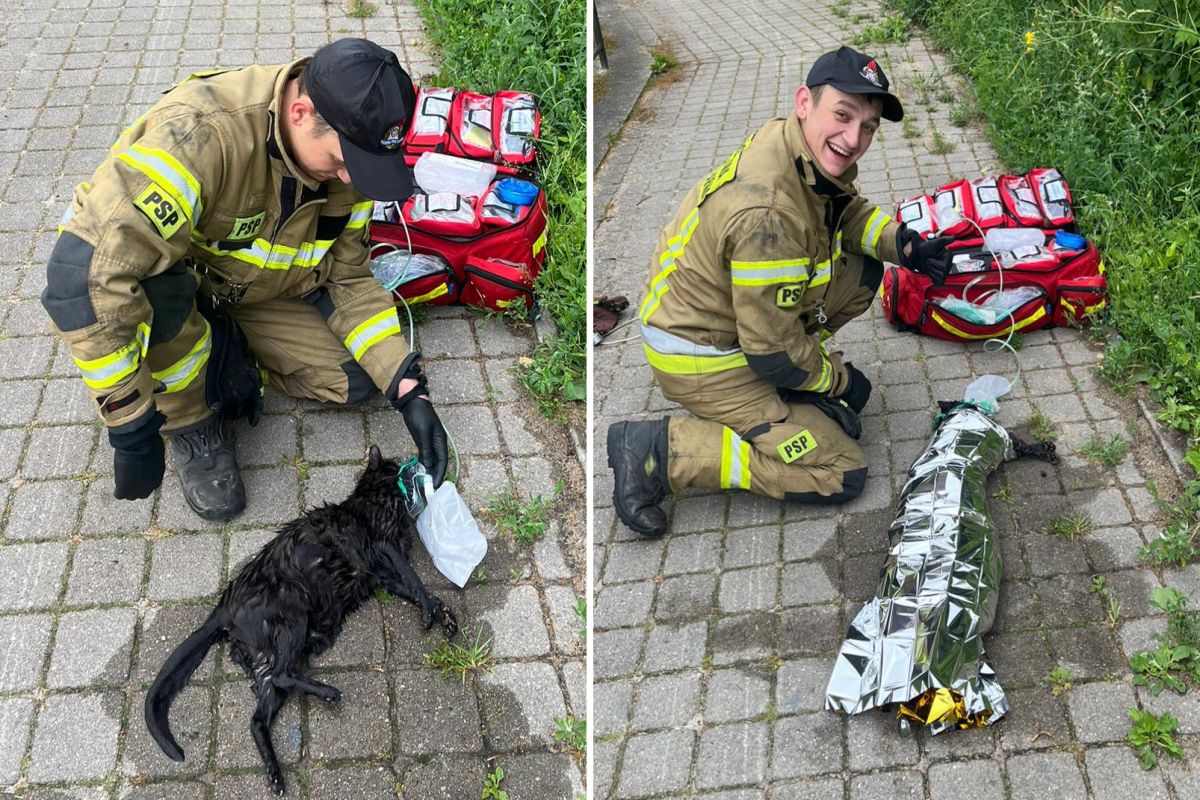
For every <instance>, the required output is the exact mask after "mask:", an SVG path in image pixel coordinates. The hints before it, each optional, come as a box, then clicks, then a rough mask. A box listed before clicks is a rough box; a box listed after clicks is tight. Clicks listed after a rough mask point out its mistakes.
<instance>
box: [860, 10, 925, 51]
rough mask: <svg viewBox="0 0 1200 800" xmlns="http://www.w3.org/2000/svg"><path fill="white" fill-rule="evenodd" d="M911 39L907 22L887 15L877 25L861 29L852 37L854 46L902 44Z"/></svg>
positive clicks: (892, 15) (899, 16)
mask: <svg viewBox="0 0 1200 800" xmlns="http://www.w3.org/2000/svg"><path fill="white" fill-rule="evenodd" d="M911 38H912V30H911V29H910V28H909V24H908V20H906V19H905V18H904V17H903V16H901V15H899V14H888V15H886V16H885V17H884V18H883V19H882V20H880V21H879V22H878V23H876V24H874V25H868V26H867V27H865V28H863V29H862V30H861V31H860V32H859V33H858V34H857V35H856V36H855V37H854V44H856V45H865V44H891V43H892V42H897V43H901V44H902V43H904V42H907V41H908V40H909V39H911Z"/></svg>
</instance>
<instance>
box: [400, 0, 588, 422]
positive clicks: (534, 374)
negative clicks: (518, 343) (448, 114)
mask: <svg viewBox="0 0 1200 800" xmlns="http://www.w3.org/2000/svg"><path fill="white" fill-rule="evenodd" d="M417 7H418V8H419V9H420V12H421V16H422V17H423V18H424V20H425V23H426V30H427V31H428V35H429V39H430V41H431V42H432V43H433V44H434V45H435V46H436V47H437V49H438V51H439V53H440V56H439V65H440V66H439V72H438V74H437V76H436V77H434V78H433V79H432V81H426V82H425V83H426V84H427V85H440V86H457V87H462V88H469V89H472V90H474V91H478V92H493V91H497V90H499V89H520V90H523V91H527V92H532V93H533V94H535V95H536V96H537V98H538V106H539V108H540V110H541V113H542V136H541V139H540V140H539V142H538V150H539V153H540V155H539V157H538V164H539V173H538V176H537V177H538V180H539V182H540V183H541V184H542V187H543V188H544V189H545V191H546V199H547V202H548V204H549V209H550V219H549V228H548V230H549V234H548V240H547V244H546V248H547V256H546V264H545V267H544V268H543V269H542V271H541V274H540V275H538V279H537V282H536V284H535V286H534V289H535V293H536V296H537V301H538V304H539V305H540V306H541V307H542V308H543V309H544V310H546V311H547V312H549V313H550V315H551V316H553V318H554V322H555V328H556V330H555V331H554V332H553V333H552V334H551V335H549V336H548V337H547V338H546V339H545V340H544V341H543V342H542V343H541V344H539V345H538V347H537V349H536V350H535V351H534V354H533V357H532V359H531V360H530V361H528V362H527V363H525V364H523V365H522V366H521V367H520V369H519V371H518V378H519V380H520V382H521V384H522V385H524V386H525V387H526V389H528V390H529V391H530V392H531V393H532V394H533V395H534V397H535V398H536V400H537V404H538V408H539V409H540V410H541V411H542V413H543V414H545V415H546V416H549V417H553V416H556V415H559V414H561V412H562V411H563V409H564V408H565V407H567V405H568V404H572V403H580V402H582V401H583V400H585V399H586V397H587V391H586V372H587V349H586V348H587V311H588V310H587V181H588V174H587V149H588V148H587V60H588V48H587V3H586V2H585V0H512V1H511V2H508V3H505V4H503V5H502V6H498V5H497V4H496V3H494V2H491V1H490V0H417Z"/></svg>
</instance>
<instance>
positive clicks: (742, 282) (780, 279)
mask: <svg viewBox="0 0 1200 800" xmlns="http://www.w3.org/2000/svg"><path fill="white" fill-rule="evenodd" d="M809 263H810V259H807V258H792V259H783V260H777V261H731V262H729V270H730V273H731V274H732V276H733V285H734V286H770V285H771V284H776V283H803V282H804V281H807V280H808V265H809Z"/></svg>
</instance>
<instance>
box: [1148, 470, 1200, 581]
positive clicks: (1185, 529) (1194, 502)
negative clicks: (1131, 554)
mask: <svg viewBox="0 0 1200 800" xmlns="http://www.w3.org/2000/svg"><path fill="white" fill-rule="evenodd" d="M1149 486H1150V492H1151V494H1153V495H1154V499H1155V502H1156V503H1157V504H1158V507H1159V508H1160V509H1161V510H1162V511H1163V512H1164V513H1165V514H1166V516H1167V523H1166V524H1165V525H1164V526H1163V529H1162V530H1161V531H1160V532H1159V534H1158V538H1157V539H1155V540H1154V541H1152V542H1150V543H1149V544H1146V545H1143V546H1142V547H1141V549H1139V550H1138V557H1139V558H1141V559H1142V560H1143V561H1146V562H1148V563H1149V564H1151V565H1153V566H1156V567H1162V566H1166V565H1168V564H1178V565H1179V566H1181V567H1183V566H1186V565H1187V564H1188V563H1190V562H1191V561H1194V560H1195V559H1196V558H1197V557H1200V546H1197V540H1198V539H1200V498H1198V497H1197V495H1196V494H1195V490H1196V489H1197V487H1200V482H1196V481H1193V482H1192V483H1190V484H1188V487H1187V489H1186V491H1185V492H1184V496H1183V498H1181V499H1180V501H1179V502H1178V503H1167V502H1164V501H1163V500H1162V498H1161V497H1159V494H1158V487H1157V486H1155V485H1154V484H1153V483H1151V484H1150V485H1149Z"/></svg>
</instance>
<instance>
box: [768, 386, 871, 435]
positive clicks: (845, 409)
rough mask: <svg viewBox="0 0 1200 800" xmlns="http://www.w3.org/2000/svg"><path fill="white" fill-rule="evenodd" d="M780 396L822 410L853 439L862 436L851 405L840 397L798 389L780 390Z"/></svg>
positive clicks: (860, 424)
mask: <svg viewBox="0 0 1200 800" xmlns="http://www.w3.org/2000/svg"><path fill="white" fill-rule="evenodd" d="M777 391H778V392H779V396H780V397H782V398H783V400H784V401H785V402H788V403H807V404H809V405H811V406H813V407H815V408H818V409H820V411H821V413H823V414H824V415H825V416H827V417H829V418H830V419H831V420H833V421H834V422H836V423H837V424H838V425H840V426H841V428H842V430H843V431H845V432H846V435H847V436H849V437H850V438H851V439H857V438H858V437H859V436H861V435H862V423H861V422H859V419H858V414H856V413H855V412H854V409H852V408H850V404H849V403H847V402H846V401H845V400H843V399H841V398H840V397H830V396H829V395H827V394H820V393H818V392H803V391H797V390H796V389H778V390H777Z"/></svg>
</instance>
